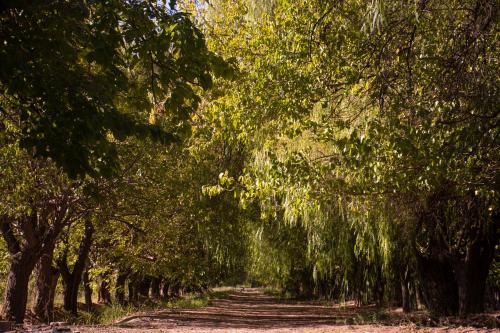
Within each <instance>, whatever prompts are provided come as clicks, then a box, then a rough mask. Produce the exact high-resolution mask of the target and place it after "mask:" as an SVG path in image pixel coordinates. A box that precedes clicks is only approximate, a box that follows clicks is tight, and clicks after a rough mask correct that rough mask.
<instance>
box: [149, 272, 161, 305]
mask: <svg viewBox="0 0 500 333" xmlns="http://www.w3.org/2000/svg"><path fill="white" fill-rule="evenodd" d="M160 282H161V279H160V278H158V277H153V278H152V279H151V297H153V298H154V299H156V300H158V299H160Z"/></svg>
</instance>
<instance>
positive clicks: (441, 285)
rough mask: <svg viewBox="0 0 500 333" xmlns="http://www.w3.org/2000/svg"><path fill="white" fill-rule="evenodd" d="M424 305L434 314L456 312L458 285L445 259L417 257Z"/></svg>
mask: <svg viewBox="0 0 500 333" xmlns="http://www.w3.org/2000/svg"><path fill="white" fill-rule="evenodd" d="M417 263H418V271H419V274H420V281H421V284H422V296H423V301H424V304H425V306H426V307H427V308H428V309H429V310H430V311H431V312H432V313H434V314H436V315H444V316H449V315H454V314H456V313H457V312H458V286H457V283H456V281H455V276H454V274H453V269H452V267H451V266H450V265H449V264H448V262H447V261H439V260H437V259H433V258H424V257H421V256H420V257H417Z"/></svg>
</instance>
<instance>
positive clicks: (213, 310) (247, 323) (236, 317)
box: [77, 289, 499, 333]
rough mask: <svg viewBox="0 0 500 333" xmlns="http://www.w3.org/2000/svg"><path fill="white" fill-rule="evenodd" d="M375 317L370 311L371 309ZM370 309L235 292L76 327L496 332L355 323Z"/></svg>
mask: <svg viewBox="0 0 500 333" xmlns="http://www.w3.org/2000/svg"><path fill="white" fill-rule="evenodd" d="M371 311H372V312H371V314H374V313H375V312H374V310H373V309H372V310H371ZM359 316H365V317H366V316H370V308H366V309H364V310H363V309H361V310H360V309H358V308H356V309H355V308H353V307H345V308H339V307H338V306H337V307H335V306H334V307H332V306H324V305H318V304H317V303H316V304H315V303H312V302H280V301H278V300H277V299H275V298H273V297H271V296H266V295H264V294H263V293H262V291H261V290H259V289H245V290H243V291H238V292H233V293H232V294H231V295H230V296H229V297H228V298H226V299H217V300H214V301H212V304H211V305H210V306H208V307H205V308H200V309H180V310H163V311H157V312H152V313H148V314H141V315H135V316H130V317H127V318H124V319H123V320H121V321H120V322H119V323H117V324H115V325H113V326H104V327H78V328H77V329H78V330H79V331H80V332H82V333H83V332H100V333H103V332H111V333H122V332H123V333H139V332H148V333H149V332H151V333H152V332H155V333H156V332H179V333H183V332H211V333H213V332H238V333H242V332H252V333H254V332H266V333H275V332H315V333H319V332H325V333H326V332H338V333H340V332H373V333H379V332H390V333H396V332H436V333H437V332H450V333H451V332H453V333H465V332H468V333H472V332H499V330H495V329H477V328H471V327H439V328H429V327H417V326H416V325H415V324H412V323H407V324H401V325H398V324H394V325H393V326H384V325H379V324H370V325H356V324H354V323H356V322H359V320H357V319H356V318H358V319H359V318H360V317H359Z"/></svg>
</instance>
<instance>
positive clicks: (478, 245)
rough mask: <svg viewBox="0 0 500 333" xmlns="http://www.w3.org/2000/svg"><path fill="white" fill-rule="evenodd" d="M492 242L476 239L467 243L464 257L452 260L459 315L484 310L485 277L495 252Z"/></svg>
mask: <svg viewBox="0 0 500 333" xmlns="http://www.w3.org/2000/svg"><path fill="white" fill-rule="evenodd" d="M494 244H495V242H489V241H482V240H478V239H476V240H475V241H474V242H473V243H472V244H469V246H468V248H467V254H466V257H465V258H464V259H462V260H455V261H454V265H453V268H454V270H455V277H456V281H457V285H458V300H459V314H460V315H461V316H465V315H467V314H471V313H478V312H483V311H484V295H485V288H486V279H487V277H488V273H489V268H490V266H491V262H492V260H493V256H494V252H495V245H494Z"/></svg>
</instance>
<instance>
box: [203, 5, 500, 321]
mask: <svg viewBox="0 0 500 333" xmlns="http://www.w3.org/2000/svg"><path fill="white" fill-rule="evenodd" d="M252 8H253V7H251V6H250V5H249V2H247V1H234V2H231V3H226V2H224V3H222V2H213V3H212V2H211V5H209V6H207V19H206V27H207V33H209V36H210V45H213V46H214V47H216V48H218V49H220V50H221V52H223V54H224V55H226V56H234V57H236V58H237V59H238V65H239V67H240V70H241V72H242V75H241V77H240V79H239V80H238V81H237V83H229V84H225V85H223V86H222V87H224V88H226V89H228V90H229V91H230V92H229V93H228V94H226V95H223V96H217V98H215V99H213V100H212V103H213V105H214V108H215V109H216V110H218V117H219V119H220V121H221V123H223V124H225V127H226V128H227V127H229V128H233V129H234V131H235V136H236V137H237V138H239V139H242V140H244V141H245V142H246V144H247V146H248V147H251V148H250V149H249V151H251V152H252V154H253V157H254V162H253V163H250V164H248V165H247V171H248V173H247V176H246V177H242V178H240V182H239V184H238V185H236V186H232V187H233V188H232V189H234V190H237V189H238V188H239V187H242V188H244V190H243V191H242V197H243V199H244V200H247V199H248V198H254V199H256V200H257V201H259V202H260V204H261V206H262V207H264V208H265V209H264V210H263V212H266V211H269V212H271V213H272V212H273V211H274V212H280V210H284V213H283V214H282V216H283V221H284V222H285V223H289V224H295V223H299V224H302V225H304V226H305V227H306V229H310V230H314V228H315V224H318V223H319V224H321V223H323V222H326V221H328V220H329V221H330V223H337V224H339V227H340V228H342V229H343V230H347V233H351V234H354V240H353V242H352V245H353V246H346V247H343V248H344V249H345V251H346V252H344V254H342V252H339V256H336V259H337V260H338V258H339V257H342V256H343V257H345V258H353V260H354V259H355V260H358V259H361V258H365V259H367V260H368V262H367V264H366V265H365V266H366V267H365V268H366V269H368V270H370V268H369V267H371V266H372V265H375V266H379V267H382V268H383V270H384V271H385V274H389V272H390V270H391V269H396V266H397V265H395V263H396V261H399V262H404V261H405V260H406V261H407V262H416V263H417V266H416V268H417V270H418V273H419V274H418V276H419V280H420V282H421V285H422V291H423V296H424V302H425V303H426V305H427V306H428V308H429V309H431V310H432V311H434V312H436V313H438V314H447V313H456V312H460V313H462V314H466V313H469V312H476V311H481V310H482V307H483V295H484V282H485V279H486V275H487V273H488V270H489V267H490V263H491V260H492V258H493V253H494V249H495V245H496V244H497V242H498V223H499V217H498V198H499V193H498V179H497V178H498V177H497V170H498V160H499V159H498V144H499V141H498V117H499V113H498V110H497V109H498V108H497V107H496V104H497V101H498V82H497V79H496V78H495V74H494V73H496V72H497V70H498V59H497V57H496V56H495V51H496V47H497V41H496V39H495V33H494V32H495V30H496V29H497V28H498V27H497V25H498V19H497V18H498V5H497V4H496V3H494V2H492V1H483V0H478V1H467V2H465V3H464V2H458V1H457V2H451V3H450V2H444V1H437V2H436V1H433V2H430V1H420V2H418V3H407V2H388V1H372V2H370V3H366V2H364V1H343V2H336V3H328V2H323V1H312V2H307V3H299V2H297V1H279V2H274V4H273V6H270V7H269V8H267V9H266V8H264V10H260V11H254V10H250V9H252ZM256 16H257V17H256ZM227 38H229V42H228V41H227ZM252 149H253V151H252ZM226 178H228V179H223V182H222V185H228V184H229V185H234V180H231V179H230V177H226ZM230 187H231V186H230ZM213 189H214V193H216V192H217V191H221V188H217V187H214V188H213ZM332 211H333V214H332ZM326 212H329V214H326ZM264 217H265V216H264ZM401 226H402V227H401ZM397 230H402V231H404V239H406V240H407V242H408V246H406V247H405V249H406V251H405V252H406V253H405V254H404V256H405V257H406V258H405V259H402V258H399V259H397V258H395V257H394V256H391V253H390V250H395V247H394V244H395V240H396V238H394V232H395V231H397ZM308 235H309V236H311V237H310V238H309V240H310V241H311V244H314V242H316V241H317V240H318V239H321V237H320V238H318V237H312V236H314V235H315V234H314V233H313V232H308ZM336 241H341V240H340V239H336ZM320 243H321V241H320V242H319V243H318V244H320ZM353 247H354V249H355V251H354V252H355V256H354V257H352V256H350V254H349V253H350V252H352V249H353ZM409 258H414V259H415V260H413V259H412V260H407V259H409ZM334 262H335V260H332V264H333V265H335V264H334ZM340 262H342V261H340ZM391 262H392V263H394V266H393V267H392V268H391V267H389V265H390V263H391ZM378 272H380V268H377V269H376V270H374V271H372V273H370V274H375V275H378V274H379V273H378ZM473 272H475V273H473ZM362 274H365V273H362ZM472 274H476V275H474V276H473V275H472ZM364 278H365V277H364ZM450 281H451V283H450Z"/></svg>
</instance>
